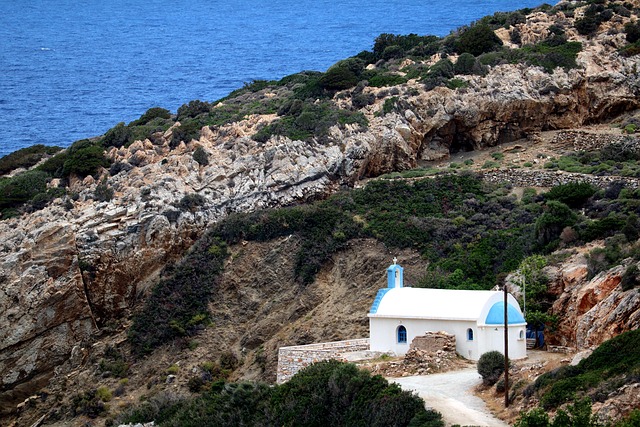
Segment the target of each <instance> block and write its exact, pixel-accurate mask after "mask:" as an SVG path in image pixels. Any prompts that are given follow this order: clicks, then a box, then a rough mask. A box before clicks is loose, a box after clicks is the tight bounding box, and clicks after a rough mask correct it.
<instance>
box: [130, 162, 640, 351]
mask: <svg viewBox="0 0 640 427" xmlns="http://www.w3.org/2000/svg"><path fill="white" fill-rule="evenodd" d="M414 172H415V176H421V175H424V174H426V173H428V171H414ZM405 175H407V176H409V175H410V174H405ZM411 176H413V175H411ZM590 194H591V196H590V197H589V195H590ZM561 200H563V201H565V202H567V203H570V204H571V206H573V208H572V207H571V206H569V205H567V204H566V203H563V202H562V201H561ZM199 203H200V202H199V201H198V199H197V196H196V195H186V196H185V198H184V200H183V202H181V203H180V204H179V208H180V209H181V210H183V211H188V210H195V209H198V208H199ZM638 206H640V192H639V191H630V190H628V189H625V188H623V187H619V186H618V185H617V184H616V185H612V186H611V187H610V188H608V189H606V190H604V191H603V190H600V191H596V192H594V189H593V188H591V187H590V186H588V185H585V184H580V183H578V184H567V185H564V186H560V187H558V188H555V189H552V190H551V191H549V192H548V193H546V194H543V195H539V196H536V195H535V192H533V194H531V193H530V192H527V191H525V194H524V195H523V198H522V201H518V200H517V199H516V198H515V196H511V195H509V190H508V189H507V188H503V187H500V186H496V185H492V184H488V183H485V182H483V181H482V180H481V179H480V178H479V177H478V176H476V175H473V174H471V173H468V172H467V173H465V172H461V173H460V174H457V175H456V174H452V175H442V176H437V177H435V178H432V179H423V180H418V181H415V182H412V183H407V182H404V181H395V180H378V181H372V182H370V183H369V184H368V185H367V186H366V187H365V188H364V189H359V190H353V191H348V192H342V193H338V194H335V195H333V196H331V197H329V198H328V199H327V200H324V201H319V202H316V203H313V204H309V205H304V206H294V207H289V208H282V209H274V210H264V211H258V212H253V213H246V214H234V215H231V216H229V217H228V218H227V219H225V220H224V221H221V222H219V223H218V224H216V225H215V226H214V227H213V228H212V229H211V230H210V232H209V233H208V234H207V237H205V238H204V239H203V240H202V242H201V243H199V245H200V246H198V247H201V248H209V249H207V250H200V252H202V251H204V252H206V254H205V255H202V254H200V253H199V251H198V250H194V251H192V252H190V253H189V255H187V256H186V257H185V259H184V260H183V261H182V262H181V263H180V264H178V265H177V266H176V267H175V268H174V269H168V270H167V271H166V272H165V273H164V275H163V279H162V281H161V283H160V284H159V285H158V287H159V288H158V289H157V290H155V291H154V296H152V298H150V299H149V300H148V301H147V304H146V305H145V307H144V308H143V310H142V311H141V313H140V314H139V317H137V318H136V319H135V320H134V328H133V330H134V331H135V332H134V335H135V336H137V338H136V340H134V343H136V346H138V345H139V344H141V345H142V347H143V348H145V351H149V350H151V349H152V348H153V347H154V346H157V345H160V344H161V343H163V342H165V341H166V340H167V339H170V338H175V337H179V336H184V335H190V334H192V333H194V332H195V331H196V329H190V327H189V321H190V320H191V319H194V318H198V316H203V315H206V313H207V312H206V301H207V299H208V298H209V297H210V296H211V295H212V294H213V293H214V292H215V274H214V273H213V272H214V271H220V268H221V265H222V264H221V259H220V258H219V257H220V256H222V254H223V253H224V251H223V250H222V249H221V248H222V247H224V246H225V245H232V244H236V243H238V242H240V241H243V240H247V241H267V240H270V239H274V238H277V237H281V236H288V235H295V236H296V237H297V238H298V241H299V242H300V243H299V249H298V252H297V254H296V255H295V256H296V258H295V266H294V268H295V270H294V276H295V277H296V280H297V284H296V286H305V285H307V284H309V283H311V282H312V281H313V280H314V278H315V275H316V273H317V272H318V271H319V270H320V268H321V267H322V266H323V265H324V263H325V262H326V261H327V260H328V259H330V258H331V256H333V254H335V253H336V252H337V251H339V250H341V249H342V248H344V247H345V245H346V244H347V243H348V242H349V241H350V240H351V239H354V238H362V237H368V238H375V239H378V240H380V241H382V242H384V243H385V244H386V245H387V246H389V247H396V248H413V249H415V250H417V251H419V252H420V253H421V254H422V256H423V257H424V258H425V259H427V260H429V268H428V270H427V271H426V272H425V275H424V277H423V278H422V279H421V280H420V281H419V282H418V283H416V284H414V285H416V286H425V287H435V288H449V289H490V288H492V287H493V286H494V285H495V284H496V281H497V279H498V277H499V276H500V275H503V274H504V273H508V272H511V271H514V270H516V269H517V268H518V267H522V266H523V265H524V264H523V260H525V261H526V259H528V260H535V257H534V258H532V257H531V256H532V255H535V254H538V255H544V254H546V253H548V252H550V251H552V250H554V249H555V248H557V247H558V246H560V245H564V246H568V245H579V244H583V243H585V242H588V241H591V240H594V239H602V238H606V239H608V240H607V242H608V243H607V247H606V248H605V250H604V252H605V254H606V256H605V255H602V261H597V262H596V261H594V262H593V263H592V264H593V269H594V271H595V270H596V269H598V271H601V270H602V269H604V268H607V267H608V266H610V265H612V263H614V262H619V261H620V260H621V259H622V258H623V257H628V256H635V255H634V254H635V253H638V254H640V251H636V250H635V249H634V247H633V246H632V245H630V244H629V243H628V242H629V241H630V240H631V239H633V236H638V235H639V232H638V230H639V229H640V224H638V216H637V213H636V211H637V209H638ZM578 209H580V211H578ZM174 213H175V212H173V213H167V215H169V214H171V215H173V214H174ZM178 215H179V212H178ZM627 236H628V237H627ZM214 240H215V241H216V242H218V243H216V244H215V245H212V243H211V242H213V241H214ZM212 248H213V249H212ZM207 254H208V255H207ZM630 254H631V255H630ZM593 259H594V260H598V259H600V258H597V257H596V254H595V253H594V254H593ZM638 259H640V255H639V256H638ZM531 262H532V263H533V261H531ZM533 264H536V263H533ZM203 271H206V272H207V273H206V274H207V276H206V278H205V279H204V280H201V279H200V275H201V274H204V273H203ZM628 276H629V277H628V279H627V281H626V282H625V283H626V284H625V286H630V287H634V286H636V284H637V280H636V275H635V274H633V270H630V271H629V274H628ZM539 281H540V280H538V279H535V280H533V281H532V282H531V284H530V285H529V283H528V285H529V287H528V289H527V290H528V294H527V295H528V297H529V298H528V304H529V308H530V309H531V316H533V317H531V319H530V320H531V321H532V322H539V323H546V322H548V321H550V320H552V319H550V318H549V317H547V316H546V314H545V312H546V310H547V309H548V307H549V304H548V301H547V296H546V288H545V287H541V286H538V285H539V283H538V282H539ZM534 282H535V283H534ZM184 284H188V285H184ZM183 292H186V293H187V294H188V295H187V296H180V295H182V293H183ZM181 299H185V300H186V301H191V300H192V299H196V300H198V301H199V303H198V304H192V303H191V302H188V303H187V304H183V305H182V306H181V308H180V309H181V310H183V311H182V312H180V313H179V315H178V311H175V310H173V311H172V310H170V309H169V308H168V307H173V306H174V304H176V301H180V300H181ZM157 312H159V313H160V315H156V313H157ZM174 316H178V318H176V317H174ZM150 319H155V322H154V323H152V322H151V320H150ZM167 331H168V332H167Z"/></svg>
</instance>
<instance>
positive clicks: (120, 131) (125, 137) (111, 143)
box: [102, 122, 131, 147]
mask: <svg viewBox="0 0 640 427" xmlns="http://www.w3.org/2000/svg"><path fill="white" fill-rule="evenodd" d="M130 138H131V129H129V127H128V126H127V125H125V124H124V122H120V123H118V124H117V125H115V126H114V127H112V128H111V129H109V130H108V131H107V133H105V134H104V137H103V138H102V144H103V145H104V146H105V147H122V146H123V145H126V144H127V143H129V139H130Z"/></svg>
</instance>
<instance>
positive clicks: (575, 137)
mask: <svg viewBox="0 0 640 427" xmlns="http://www.w3.org/2000/svg"><path fill="white" fill-rule="evenodd" d="M638 142H639V140H638V138H634V137H630V136H629V135H620V134H618V135H614V134H601V133H590V132H584V131H574V130H569V131H561V132H558V133H557V134H556V135H555V136H554V137H553V140H551V143H552V144H554V145H562V146H571V147H572V148H573V149H574V150H575V151H581V150H584V151H590V150H599V149H601V148H603V147H605V146H607V145H611V144H625V145H626V144H629V145H631V146H634V147H637V145H638Z"/></svg>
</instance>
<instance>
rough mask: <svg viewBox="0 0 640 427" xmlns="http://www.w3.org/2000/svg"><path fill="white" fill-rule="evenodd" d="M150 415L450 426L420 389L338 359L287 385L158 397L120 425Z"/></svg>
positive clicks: (163, 420) (247, 422) (169, 422)
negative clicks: (415, 391)
mask: <svg viewBox="0 0 640 427" xmlns="http://www.w3.org/2000/svg"><path fill="white" fill-rule="evenodd" d="M200 382H201V381H193V385H194V386H195V385H197V384H196V383H200ZM194 389H195V387H194ZM150 420H153V421H155V422H156V423H157V424H160V425H163V426H184V427H191V426H193V427H197V426H202V425H216V426H218V425H220V426H222V425H224V426H227V425H229V426H232V425H233V426H254V425H255V426H266V427H269V426H273V427H276V426H307V427H321V426H322V427H324V426H326V425H331V426H336V427H347V426H372V427H386V426H397V427H405V426H407V427H408V426H411V427H443V426H444V422H443V421H442V416H441V415H440V414H439V413H437V412H435V411H432V410H427V409H425V407H424V402H423V401H422V400H421V399H420V398H419V397H417V396H416V395H415V394H413V393H411V392H408V391H403V390H401V389H400V387H399V386H398V385H397V384H389V383H388V382H387V380H385V379H384V378H382V377H381V376H380V375H375V376H373V375H371V374H370V373H369V372H368V371H365V370H361V369H358V368H356V366H355V365H353V364H347V363H342V362H337V361H335V360H331V361H326V362H319V363H316V364H313V365H311V366H308V367H307V368H304V369H302V370H301V371H299V372H298V373H297V374H296V375H294V376H293V378H291V380H290V381H289V382H287V383H285V384H282V385H275V386H268V385H266V384H263V383H250V382H237V383H227V384H225V383H224V382H222V381H218V382H212V383H210V384H209V385H208V388H207V389H205V391H202V392H201V393H200V394H199V395H198V396H196V397H195V398H191V399H184V400H176V399H166V398H164V399H163V398H161V397H155V398H152V399H151V401H149V402H144V403H142V404H140V405H139V406H138V407H134V408H131V409H128V410H127V411H126V412H125V413H124V414H122V415H120V416H118V417H117V418H116V420H115V422H114V424H116V425H117V424H123V423H133V422H141V421H144V422H148V421H150Z"/></svg>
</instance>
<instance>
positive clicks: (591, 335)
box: [548, 253, 640, 350]
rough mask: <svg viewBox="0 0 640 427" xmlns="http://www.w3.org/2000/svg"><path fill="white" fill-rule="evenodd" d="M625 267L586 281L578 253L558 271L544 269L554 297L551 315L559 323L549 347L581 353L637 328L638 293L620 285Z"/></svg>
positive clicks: (584, 264) (584, 263)
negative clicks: (580, 351) (546, 271)
mask: <svg viewBox="0 0 640 427" xmlns="http://www.w3.org/2000/svg"><path fill="white" fill-rule="evenodd" d="M628 264H629V263H628V262H626V263H625V264H622V265H619V266H616V267H614V268H612V269H610V270H608V271H604V272H601V273H600V274H597V275H596V276H595V277H593V278H591V279H588V268H587V260H586V258H585V256H584V254H581V253H578V254H576V255H574V256H572V257H571V258H570V259H569V260H568V261H566V262H565V263H563V264H562V266H561V267H560V268H550V269H548V274H549V276H550V279H551V286H550V291H551V293H552V294H554V295H556V300H555V302H554V304H553V308H552V312H553V313H554V314H556V315H558V319H559V324H558V328H557V331H555V332H554V333H552V334H551V335H550V341H551V342H552V343H555V344H560V345H563V346H568V347H574V348H576V349H578V350H583V349H588V348H590V347H595V346H598V345H599V344H600V343H602V342H603V341H606V340H608V339H611V338H613V337H615V336H616V335H619V334H621V333H622V332H625V331H629V330H634V329H638V328H639V327H640V292H638V290H637V289H635V288H634V289H630V290H627V291H624V290H623V289H622V286H621V285H620V282H621V281H622V275H623V273H624V271H625V270H626V268H627V266H628Z"/></svg>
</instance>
